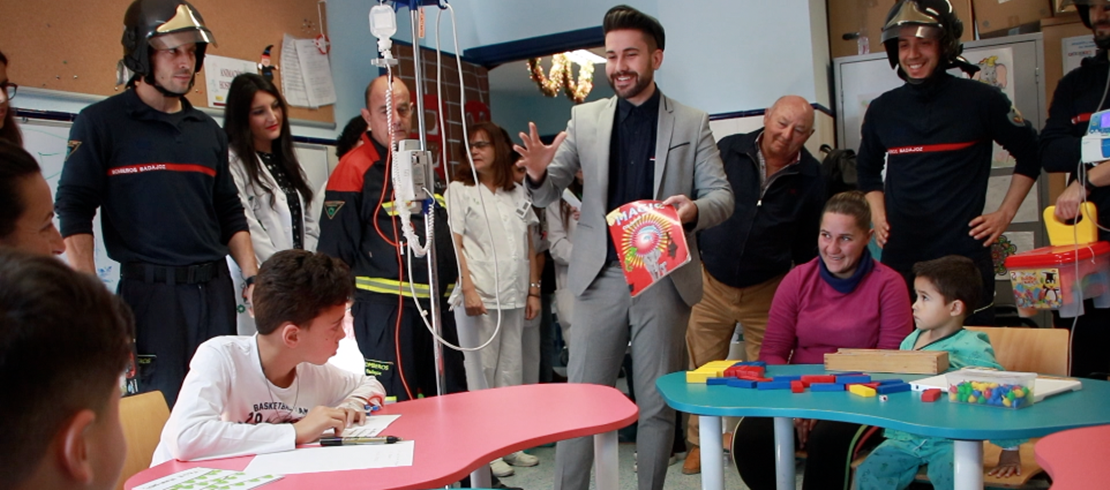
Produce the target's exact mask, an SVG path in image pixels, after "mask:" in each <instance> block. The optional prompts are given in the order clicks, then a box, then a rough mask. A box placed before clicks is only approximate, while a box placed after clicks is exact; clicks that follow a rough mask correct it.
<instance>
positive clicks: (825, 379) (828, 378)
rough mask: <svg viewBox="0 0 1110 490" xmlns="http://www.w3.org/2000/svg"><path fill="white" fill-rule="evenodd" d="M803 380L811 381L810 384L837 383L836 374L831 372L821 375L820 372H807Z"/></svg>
mask: <svg viewBox="0 0 1110 490" xmlns="http://www.w3.org/2000/svg"><path fill="white" fill-rule="evenodd" d="M802 381H805V382H806V383H809V384H813V383H835V382H836V376H833V375H831V374H827V375H826V374H820V375H819V374H807V375H805V376H802Z"/></svg>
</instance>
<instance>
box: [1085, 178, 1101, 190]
mask: <svg viewBox="0 0 1110 490" xmlns="http://www.w3.org/2000/svg"><path fill="white" fill-rule="evenodd" d="M1083 188H1084V189H1087V192H1094V191H1095V189H1098V186H1097V185H1095V184H1093V183H1091V179H1087V180H1086V181H1084V182H1083Z"/></svg>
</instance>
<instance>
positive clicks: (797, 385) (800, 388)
mask: <svg viewBox="0 0 1110 490" xmlns="http://www.w3.org/2000/svg"><path fill="white" fill-rule="evenodd" d="M790 391H793V392H794V393H805V391H806V387H805V385H803V384H802V381H801V380H794V381H791V382H790Z"/></svg>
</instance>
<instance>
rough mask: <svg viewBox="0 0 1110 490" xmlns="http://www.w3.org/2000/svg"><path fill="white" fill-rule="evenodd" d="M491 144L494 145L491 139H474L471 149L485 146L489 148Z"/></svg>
mask: <svg viewBox="0 0 1110 490" xmlns="http://www.w3.org/2000/svg"><path fill="white" fill-rule="evenodd" d="M491 146H493V143H490V142H489V141H472V142H471V143H470V149H471V150H473V149H475V148H477V149H479V150H481V149H483V148H489V147H491Z"/></svg>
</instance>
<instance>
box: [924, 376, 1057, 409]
mask: <svg viewBox="0 0 1110 490" xmlns="http://www.w3.org/2000/svg"><path fill="white" fill-rule="evenodd" d="M945 378H946V379H947V382H948V400H949V401H953V402H959V403H974V404H977V405H989V406H994V407H1004V408H1024V407H1028V406H1030V405H1032V404H1033V383H1034V382H1035V381H1036V380H1037V375H1036V373H1015V372H1006V371H989V370H983V369H961V370H959V371H956V372H953V373H948V374H947V375H945Z"/></svg>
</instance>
